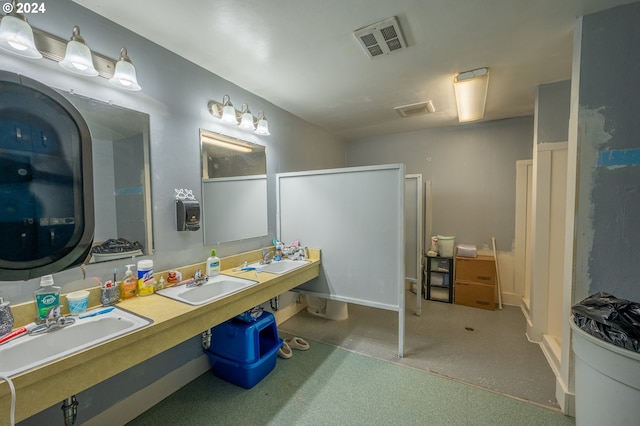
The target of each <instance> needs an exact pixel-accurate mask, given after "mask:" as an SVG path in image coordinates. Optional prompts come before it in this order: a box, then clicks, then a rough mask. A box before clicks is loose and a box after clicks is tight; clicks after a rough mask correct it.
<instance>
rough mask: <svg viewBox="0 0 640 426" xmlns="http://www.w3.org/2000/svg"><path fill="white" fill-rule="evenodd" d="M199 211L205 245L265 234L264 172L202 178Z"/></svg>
mask: <svg viewBox="0 0 640 426" xmlns="http://www.w3.org/2000/svg"><path fill="white" fill-rule="evenodd" d="M230 200H233V202H231V201H230ZM202 213H203V214H202V223H203V228H204V244H205V245H211V244H216V243H222V242H226V241H236V240H242V239H245V238H253V237H258V236H263V235H267V234H268V233H269V230H268V221H267V175H255V176H242V177H234V178H216V179H203V180H202ZM229 218H233V220H231V221H230V220H229Z"/></svg>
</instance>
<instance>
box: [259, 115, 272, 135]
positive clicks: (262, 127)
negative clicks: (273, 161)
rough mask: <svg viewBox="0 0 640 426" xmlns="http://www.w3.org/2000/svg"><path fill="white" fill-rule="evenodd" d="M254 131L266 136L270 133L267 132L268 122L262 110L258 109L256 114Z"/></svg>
mask: <svg viewBox="0 0 640 426" xmlns="http://www.w3.org/2000/svg"><path fill="white" fill-rule="evenodd" d="M256 133H257V134H259V135H266V136H268V135H270V134H271V133H269V122H268V121H267V117H265V115H264V113H263V112H262V111H260V113H259V115H258V125H257V126H256Z"/></svg>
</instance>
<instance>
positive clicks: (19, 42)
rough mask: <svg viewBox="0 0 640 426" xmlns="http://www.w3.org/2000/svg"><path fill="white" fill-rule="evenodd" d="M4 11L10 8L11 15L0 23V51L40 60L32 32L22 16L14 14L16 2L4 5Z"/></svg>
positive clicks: (40, 55)
mask: <svg viewBox="0 0 640 426" xmlns="http://www.w3.org/2000/svg"><path fill="white" fill-rule="evenodd" d="M4 6H6V7H5V9H7V8H8V7H9V6H12V9H11V13H9V14H8V15H6V16H4V17H2V21H0V49H3V50H6V51H8V52H11V53H14V54H16V55H20V56H23V57H25V58H33V59H40V58H42V54H41V53H40V52H39V51H38V49H37V48H36V44H35V41H34V39H33V30H32V29H31V26H30V25H29V23H28V22H27V18H25V16H24V15H22V14H20V13H17V12H16V7H17V6H16V0H13V1H12V2H11V3H5V4H4Z"/></svg>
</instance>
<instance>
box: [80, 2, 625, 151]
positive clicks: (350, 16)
mask: <svg viewBox="0 0 640 426" xmlns="http://www.w3.org/2000/svg"><path fill="white" fill-rule="evenodd" d="M74 1H75V2H76V3H78V4H80V5H83V6H85V7H87V8H89V9H91V10H93V11H95V12H96V13H98V14H100V15H102V16H105V17H106V18H108V19H110V20H112V21H114V22H116V23H118V24H120V25H123V26H125V27H127V28H129V29H131V30H132V31H134V32H136V33H137V34H140V35H141V36H143V37H145V38H147V39H149V40H152V41H153V42H155V43H157V44H160V45H162V46H164V47H165V48H167V49H169V50H171V51H173V52H175V53H176V54H178V55H180V56H182V57H184V58H186V59H188V60H190V61H191V62H194V63H196V64H198V65H200V66H202V67H204V68H206V69H208V70H210V71H211V72H213V73H215V74H217V75H219V76H221V77H223V78H225V79H227V80H229V81H231V82H233V83H234V84H236V85H238V86H240V87H242V88H244V89H246V90H248V91H250V92H252V93H254V94H256V95H258V96H260V97H262V98H264V99H266V100H267V101H269V102H271V103H273V104H275V105H277V106H279V107H280V108H282V109H284V110H286V111H289V112H291V113H292V114H294V115H296V116H298V117H300V118H302V119H304V120H307V121H309V122H311V123H314V124H316V125H318V126H320V127H323V128H325V129H327V130H328V131H330V132H332V133H334V134H335V135H336V136H337V137H339V138H343V139H347V140H348V139H356V138H361V137H367V136H371V135H377V134H384V133H395V132H405V131H411V130H417V129H422V128H427V127H435V126H451V125H458V122H457V112H456V105H455V97H454V91H453V85H452V81H453V76H454V75H455V74H456V73H457V72H460V71H466V70H470V69H474V68H480V67H485V66H486V67H489V71H490V79H489V93H488V95H487V105H486V113H485V118H484V120H494V119H502V118H507V117H517V116H522V115H530V114H532V113H533V108H534V97H535V89H536V86H538V85H539V84H542V83H550V82H554V81H560V80H566V79H569V78H571V62H572V45H573V33H572V30H573V28H574V26H575V24H576V21H577V17H579V16H582V15H586V14H590V13H594V12H597V11H600V10H604V9H608V8H610V7H614V6H617V5H620V4H625V3H631V2H632V1H633V0H482V1H479V0H395V1H388V0H387V1H385V0H269V1H264V0H262V1H259V0H241V1H239V0H210V1H207V0H183V1H175V0H135V1H132V0H74ZM392 16H396V17H397V18H398V20H399V22H400V26H401V27H402V30H403V34H404V38H405V40H406V42H407V45H408V47H407V49H406V50H400V51H395V52H393V53H391V54H389V55H386V56H384V57H378V58H376V59H369V58H368V57H367V56H366V55H365V54H364V52H363V50H362V48H361V47H360V45H359V44H358V42H357V40H356V38H355V37H354V35H353V32H354V31H355V30H356V29H359V28H361V27H364V26H367V25H369V24H372V23H374V22H377V21H380V20H382V19H385V18H389V17H392ZM129 53H130V55H131V57H132V59H133V61H134V63H135V52H129ZM141 85H143V86H144V82H141ZM143 90H144V89H143ZM214 100H217V101H221V99H214ZM232 100H233V99H232ZM426 100H432V101H433V103H434V105H435V108H436V112H435V113H433V114H428V115H423V116H417V117H410V118H400V117H399V116H398V115H397V114H396V112H394V110H393V107H395V106H400V105H407V104H412V103H416V102H421V101H426ZM239 102H242V100H239ZM236 107H238V106H236ZM267 116H268V112H267Z"/></svg>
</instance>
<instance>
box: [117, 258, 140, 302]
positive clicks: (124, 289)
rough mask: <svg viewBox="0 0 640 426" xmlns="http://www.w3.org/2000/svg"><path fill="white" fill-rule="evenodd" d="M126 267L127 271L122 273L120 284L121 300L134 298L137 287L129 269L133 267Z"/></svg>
mask: <svg viewBox="0 0 640 426" xmlns="http://www.w3.org/2000/svg"><path fill="white" fill-rule="evenodd" d="M126 266H127V270H126V271H125V273H124V278H123V279H122V283H120V297H122V299H123V300H124V299H130V298H132V297H134V296H135V295H136V287H137V281H136V277H134V276H133V271H132V270H131V267H132V266H135V265H126Z"/></svg>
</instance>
